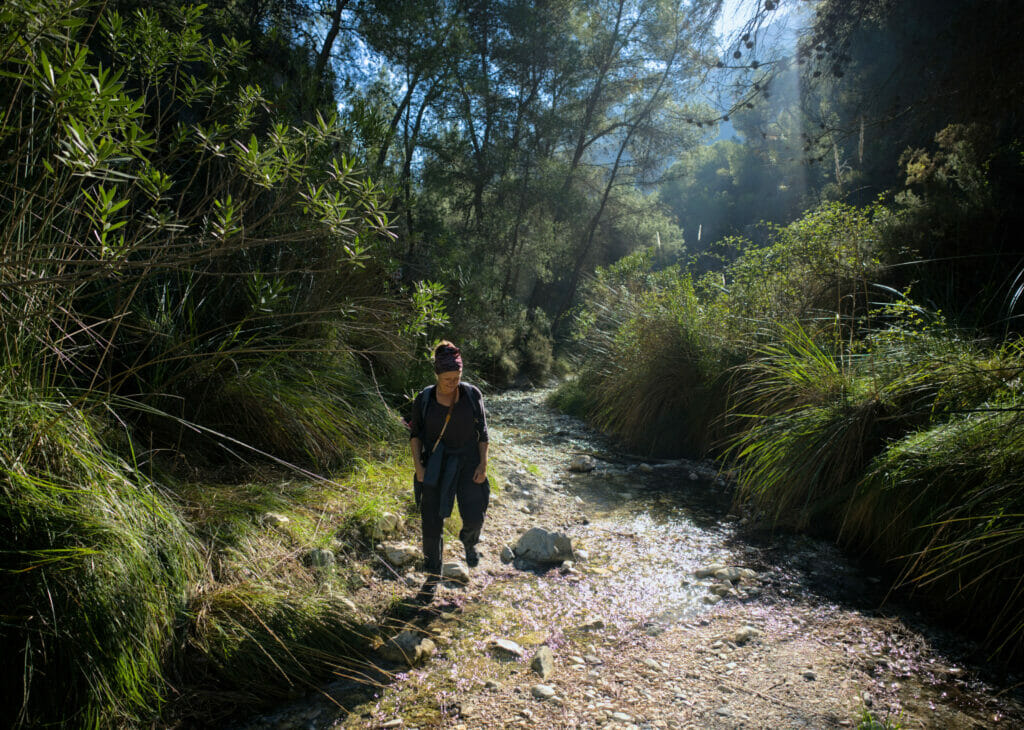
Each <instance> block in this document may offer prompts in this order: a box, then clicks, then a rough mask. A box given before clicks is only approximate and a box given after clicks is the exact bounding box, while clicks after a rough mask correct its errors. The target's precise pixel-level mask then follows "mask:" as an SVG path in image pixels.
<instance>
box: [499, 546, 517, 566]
mask: <svg viewBox="0 0 1024 730" xmlns="http://www.w3.org/2000/svg"><path fill="white" fill-rule="evenodd" d="M515 559H516V554H515V553H514V552H512V548H510V547H509V546H508V545H506V546H505V547H503V548H502V549H501V562H503V563H505V564H506V565H508V564H509V563H511V562H512V561H513V560H515Z"/></svg>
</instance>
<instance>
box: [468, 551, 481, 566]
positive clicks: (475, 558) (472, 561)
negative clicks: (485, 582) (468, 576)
mask: <svg viewBox="0 0 1024 730" xmlns="http://www.w3.org/2000/svg"><path fill="white" fill-rule="evenodd" d="M466 565H467V566H469V567H470V568H475V567H476V566H478V565H480V554H479V553H478V552H477V551H476V548H475V547H467V548H466Z"/></svg>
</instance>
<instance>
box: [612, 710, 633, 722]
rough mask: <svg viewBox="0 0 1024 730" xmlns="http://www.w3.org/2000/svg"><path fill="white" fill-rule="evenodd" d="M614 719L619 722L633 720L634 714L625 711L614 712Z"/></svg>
mask: <svg viewBox="0 0 1024 730" xmlns="http://www.w3.org/2000/svg"><path fill="white" fill-rule="evenodd" d="M612 719H613V720H616V721H618V722H633V717H632V715H627V714H626V713H625V712H613V713H612Z"/></svg>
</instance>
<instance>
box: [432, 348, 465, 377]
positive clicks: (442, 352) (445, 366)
mask: <svg viewBox="0 0 1024 730" xmlns="http://www.w3.org/2000/svg"><path fill="white" fill-rule="evenodd" d="M454 370H458V371H461V370H462V353H461V352H460V351H459V348H457V347H456V346H455V345H439V346H438V348H437V349H436V350H434V372H435V373H437V374H438V375H440V374H441V373H450V372H452V371H454Z"/></svg>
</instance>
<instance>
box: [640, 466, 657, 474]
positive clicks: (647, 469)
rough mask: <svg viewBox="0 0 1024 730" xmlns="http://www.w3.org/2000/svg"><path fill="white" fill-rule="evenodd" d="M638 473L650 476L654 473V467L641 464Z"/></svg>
mask: <svg viewBox="0 0 1024 730" xmlns="http://www.w3.org/2000/svg"><path fill="white" fill-rule="evenodd" d="M637 471H642V472H643V473H644V474H650V473H652V472H653V471H654V467H653V466H651V465H650V464H640V465H639V466H638V467H637Z"/></svg>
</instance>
